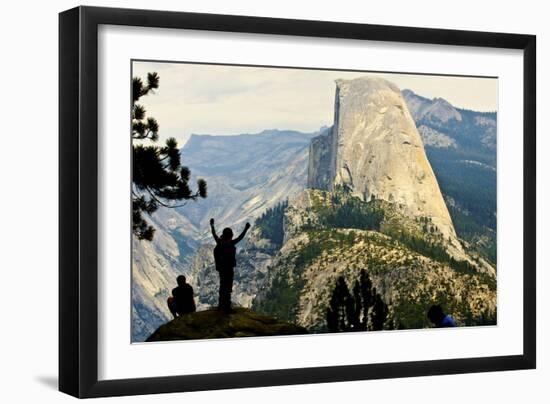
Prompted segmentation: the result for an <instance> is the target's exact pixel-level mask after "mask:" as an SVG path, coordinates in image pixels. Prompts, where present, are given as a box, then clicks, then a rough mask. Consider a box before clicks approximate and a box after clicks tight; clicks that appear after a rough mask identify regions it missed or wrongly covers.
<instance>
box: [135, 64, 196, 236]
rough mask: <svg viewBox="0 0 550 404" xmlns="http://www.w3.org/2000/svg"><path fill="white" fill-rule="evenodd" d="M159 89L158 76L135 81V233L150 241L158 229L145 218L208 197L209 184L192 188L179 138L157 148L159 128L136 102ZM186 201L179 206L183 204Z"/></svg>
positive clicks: (150, 74)
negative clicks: (184, 164) (177, 140)
mask: <svg viewBox="0 0 550 404" xmlns="http://www.w3.org/2000/svg"><path fill="white" fill-rule="evenodd" d="M158 86H159V76H158V74H157V73H148V74H147V84H144V83H143V81H142V80H141V78H139V77H134V78H133V81H132V143H133V144H132V175H133V177H132V182H133V184H132V231H133V233H134V235H135V236H136V237H137V238H138V239H139V240H148V241H151V240H152V239H153V236H154V234H155V229H154V228H153V226H151V225H150V224H149V223H148V222H147V221H146V220H145V219H144V217H143V214H144V213H146V214H148V215H151V214H152V213H153V212H155V211H156V210H157V209H158V208H159V206H163V207H166V208H177V207H181V206H184V205H185V204H186V203H187V201H188V200H196V199H197V198H199V197H200V198H206V182H205V181H204V180H202V179H199V180H198V181H197V191H192V190H191V189H190V188H189V178H190V175H191V172H190V171H189V169H188V168H187V167H183V166H182V165H181V161H180V153H179V150H178V144H177V142H176V139H174V138H169V139H167V140H166V144H165V145H164V146H158V145H156V144H155V143H156V142H157V141H158V131H159V125H158V122H157V121H156V119H155V118H152V117H146V111H145V108H144V107H143V106H142V105H141V104H138V103H137V102H138V101H139V99H140V98H141V97H143V96H144V95H147V94H149V93H152V92H153V90H154V89H157V88H158ZM182 200H184V201H186V202H184V203H179V202H180V201H182Z"/></svg>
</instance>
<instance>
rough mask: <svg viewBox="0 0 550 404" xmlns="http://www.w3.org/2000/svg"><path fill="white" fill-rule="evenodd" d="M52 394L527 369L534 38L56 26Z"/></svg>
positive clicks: (241, 25) (531, 356)
mask: <svg viewBox="0 0 550 404" xmlns="http://www.w3.org/2000/svg"><path fill="white" fill-rule="evenodd" d="M59 27H60V31H59V46H60V49H59V55H60V56H59V57H60V59H59V69H60V70H59V71H60V73H59V77H60V90H59V91H60V93H59V98H60V105H59V124H60V131H59V147H60V224H59V226H60V255H59V259H60V267H59V282H60V288H59V290H60V296H59V299H60V303H59V307H60V323H59V344H60V354H59V355H60V358H59V388H60V390H61V391H63V392H65V393H68V394H71V395H73V396H76V397H102V396H115V395H132V394H148V393H163V392H183V391H196V390H209V389H225V388H240V387H241V388H242V387H259V386H274V385H288V384H299V383H321V382H334V381H348V380H362V379H379V378H394V377H410V376H426V375H440V374H456V373H467V372H486V371H499V370H513V369H532V368H535V364H536V359H535V358H536V354H535V353H536V341H535V335H536V330H535V301H536V297H535V249H536V247H535V245H536V243H535V127H536V125H535V121H536V114H535V110H536V108H535V102H536V101H535V100H536V86H535V66H536V63H535V57H536V56H535V55H536V41H535V37H534V36H532V35H520V34H504V33H487V32H471V31H454V30H442V29H424V28H410V27H395V26H377V25H365V24H349V23H338V22H325V21H307V20H285V19H273V18H260V17H245V16H227V15H212V14H196V13H180V12H165V11H151V10H125V9H109V8H94V7H78V8H75V9H71V10H68V11H65V12H63V13H61V14H60V18H59Z"/></svg>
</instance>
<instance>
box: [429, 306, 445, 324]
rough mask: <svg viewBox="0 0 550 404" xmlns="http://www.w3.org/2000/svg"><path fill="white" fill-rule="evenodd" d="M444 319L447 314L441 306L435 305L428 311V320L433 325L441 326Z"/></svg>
mask: <svg viewBox="0 0 550 404" xmlns="http://www.w3.org/2000/svg"><path fill="white" fill-rule="evenodd" d="M444 317H445V313H443V308H442V307H441V306H440V305H439V304H434V305H433V306H432V307H430V309H429V310H428V318H429V319H430V321H431V322H432V323H434V324H436V325H439V324H441V321H443V318H444Z"/></svg>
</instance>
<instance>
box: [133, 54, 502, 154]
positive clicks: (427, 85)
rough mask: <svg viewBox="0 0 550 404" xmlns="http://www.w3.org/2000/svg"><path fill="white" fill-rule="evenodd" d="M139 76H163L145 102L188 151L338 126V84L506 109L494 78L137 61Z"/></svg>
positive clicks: (162, 133) (166, 133)
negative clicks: (377, 81)
mask: <svg viewBox="0 0 550 404" xmlns="http://www.w3.org/2000/svg"><path fill="white" fill-rule="evenodd" d="M132 70H133V71H132V74H133V76H134V77H136V76H137V77H141V78H142V79H143V80H144V82H146V77H147V73H148V72H157V73H158V74H159V77H160V82H159V88H158V89H157V90H155V93H154V94H148V95H146V96H144V97H142V98H141V99H140V101H139V103H140V104H142V105H143V106H144V107H145V109H146V111H147V116H152V117H154V118H156V119H157V121H158V123H159V126H160V130H159V139H160V141H161V142H164V140H165V139H167V138H168V137H175V138H176V140H177V141H178V145H179V146H180V147H182V146H183V145H184V144H185V142H186V141H187V139H188V138H189V136H190V135H191V134H210V135H236V134H242V133H259V132H261V131H263V130H265V129H281V130H282V129H292V130H298V131H302V132H315V131H317V130H318V129H319V128H320V127H322V126H330V125H332V122H333V119H334V91H335V83H334V81H335V80H336V79H353V78H357V77H362V76H366V75H370V76H377V77H383V78H385V79H387V80H389V81H392V82H393V83H395V84H396V85H397V86H398V87H399V88H400V89H401V90H404V89H410V90H412V91H414V92H415V93H417V94H418V95H421V96H423V97H426V98H435V97H440V98H444V99H446V100H447V101H449V102H450V103H451V104H453V105H454V106H455V107H460V108H465V109H472V110H476V111H496V110H497V102H498V93H497V89H498V80H497V79H494V78H472V77H457V76H432V75H418V74H391V73H383V74H382V73H373V72H343V71H331V70H305V69H288V68H286V69H285V68H266V67H247V66H227V65H204V64H202V65H201V64H188V63H158V62H133V66H132Z"/></svg>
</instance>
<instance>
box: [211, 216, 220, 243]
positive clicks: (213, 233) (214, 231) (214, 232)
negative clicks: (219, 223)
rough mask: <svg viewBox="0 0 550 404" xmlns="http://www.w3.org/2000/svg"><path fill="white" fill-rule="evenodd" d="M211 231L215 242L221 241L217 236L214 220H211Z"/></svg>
mask: <svg viewBox="0 0 550 404" xmlns="http://www.w3.org/2000/svg"><path fill="white" fill-rule="evenodd" d="M210 230H212V236H213V237H214V240H216V243H217V242H218V241H220V238H219V237H218V235H217V234H216V229H215V228H214V219H210Z"/></svg>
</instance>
